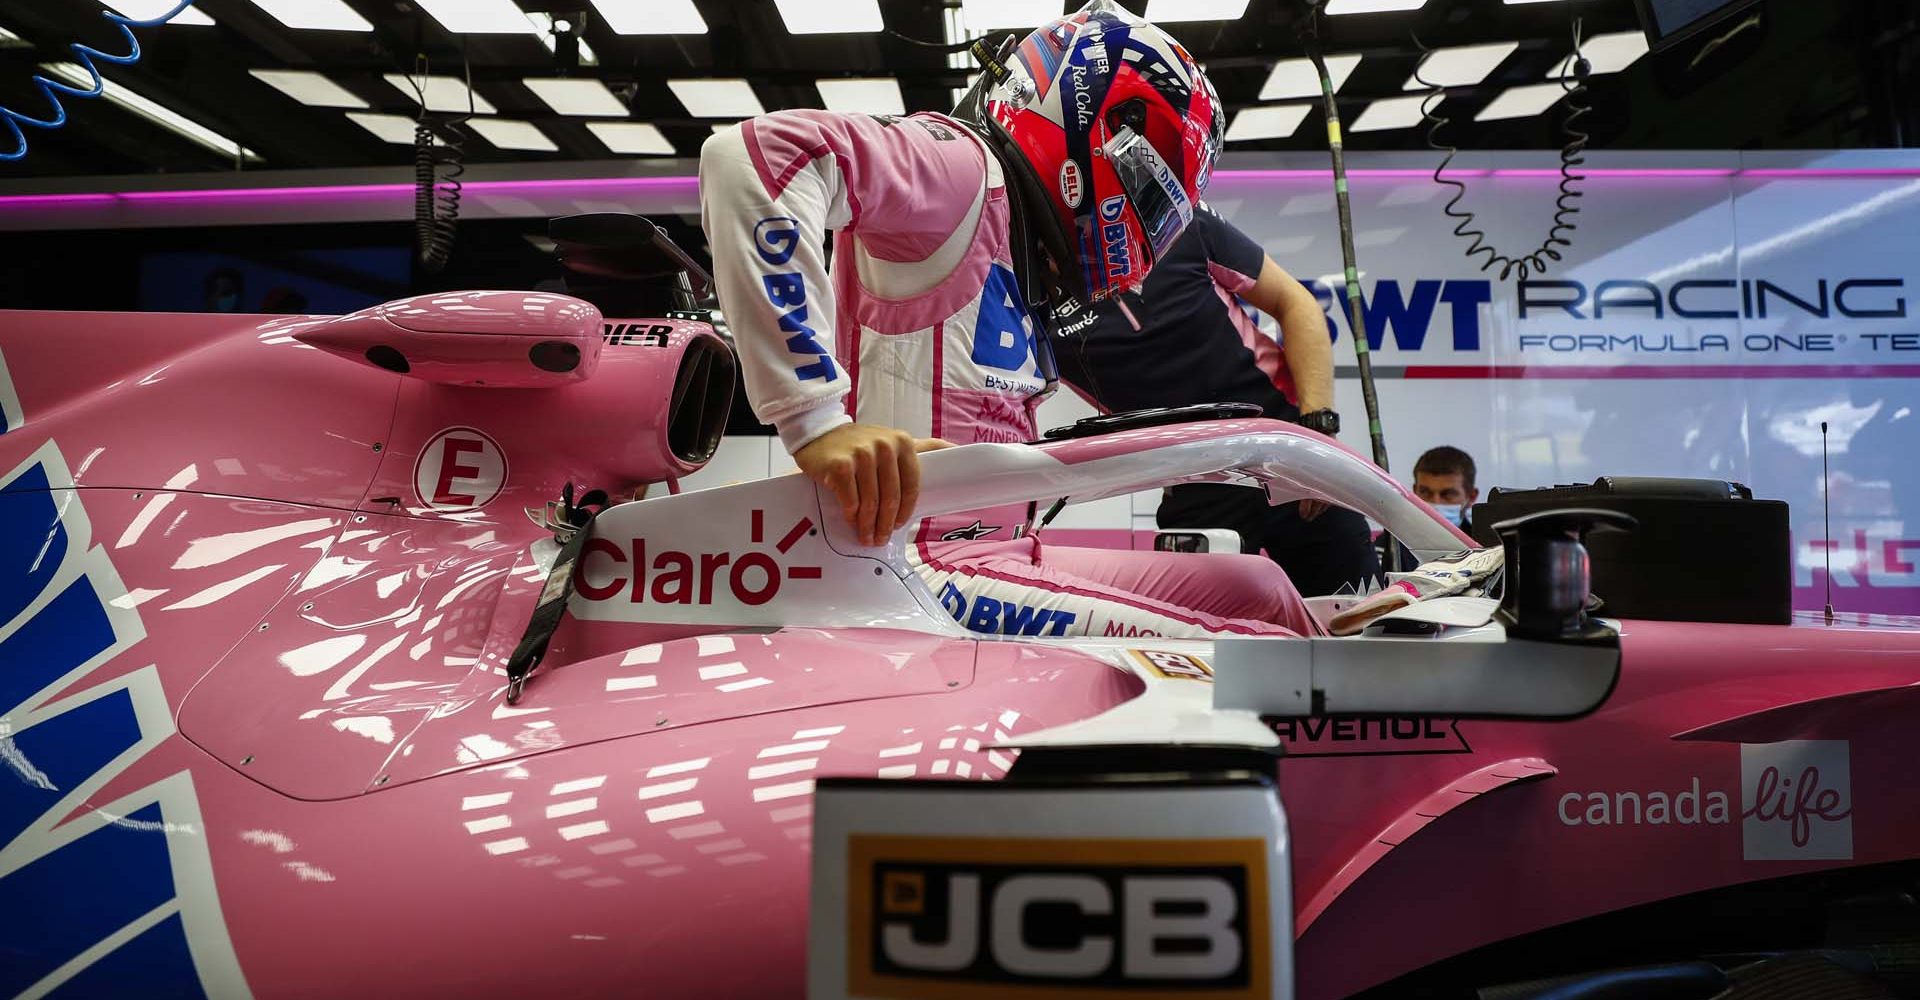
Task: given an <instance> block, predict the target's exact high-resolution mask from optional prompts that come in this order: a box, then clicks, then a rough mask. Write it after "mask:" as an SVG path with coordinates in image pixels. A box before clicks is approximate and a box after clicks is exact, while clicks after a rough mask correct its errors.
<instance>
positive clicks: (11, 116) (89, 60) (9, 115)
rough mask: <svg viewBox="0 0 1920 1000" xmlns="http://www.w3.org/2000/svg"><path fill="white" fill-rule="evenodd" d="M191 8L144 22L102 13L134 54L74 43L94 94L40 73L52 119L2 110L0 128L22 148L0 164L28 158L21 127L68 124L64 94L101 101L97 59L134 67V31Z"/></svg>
mask: <svg viewBox="0 0 1920 1000" xmlns="http://www.w3.org/2000/svg"><path fill="white" fill-rule="evenodd" d="M191 6H193V0H180V3H178V4H175V5H174V8H173V9H172V10H170V11H167V12H166V13H165V14H162V15H160V16H159V17H150V18H145V19H142V18H135V17H128V16H126V15H125V14H119V13H115V12H114V11H111V10H107V11H102V12H101V16H102V17H105V18H106V19H107V20H108V21H109V22H111V23H112V24H113V26H114V27H116V28H119V29H120V34H121V35H122V36H123V37H124V38H125V39H126V43H127V46H128V47H129V48H130V49H131V50H132V51H130V52H128V53H127V54H126V55H124V56H122V55H115V54H113V53H111V52H102V51H100V50H99V49H96V48H94V47H93V46H91V45H82V44H81V43H79V42H74V43H73V54H74V55H75V56H76V57H78V62H79V63H80V66H81V68H82V69H85V70H86V71H87V73H88V74H89V75H91V76H92V77H93V89H91V90H86V89H82V88H80V87H75V86H73V85H72V84H66V83H61V82H60V81H58V80H49V79H47V78H46V77H44V76H41V75H39V74H37V73H36V74H34V77H33V82H34V85H35V86H37V87H39V88H40V93H42V94H45V95H46V98H47V103H48V104H49V105H51V106H52V107H53V117H51V118H35V117H33V116H32V115H29V114H22V113H21V112H18V111H15V110H13V109H12V108H9V107H4V106H0V124H4V125H6V127H7V131H9V132H12V133H13V138H14V141H15V142H17V143H18V144H19V148H18V149H15V150H14V151H13V152H11V153H0V160H19V159H24V158H25V157H26V155H27V133H26V132H25V131H24V130H23V129H21V127H20V126H22V125H31V126H33V127H34V128H44V129H49V130H51V129H57V128H59V127H61V126H62V125H65V124H66V123H67V109H66V108H65V107H63V106H62V105H61V104H60V95H61V94H70V95H72V96H74V97H99V96H100V95H101V93H103V92H104V91H105V90H106V89H107V80H106V78H105V77H103V76H101V75H100V67H99V66H97V65H95V64H94V60H96V59H98V60H101V61H102V62H110V63H113V64H115V65H117V66H131V65H133V64H134V63H137V62H139V61H140V40H139V39H138V38H135V37H134V36H133V29H134V28H151V27H153V26H154V25H158V24H165V23H167V22H168V21H171V20H173V19H174V18H175V17H178V16H179V15H180V12H181V11H183V10H186V9H187V8H188V7H191Z"/></svg>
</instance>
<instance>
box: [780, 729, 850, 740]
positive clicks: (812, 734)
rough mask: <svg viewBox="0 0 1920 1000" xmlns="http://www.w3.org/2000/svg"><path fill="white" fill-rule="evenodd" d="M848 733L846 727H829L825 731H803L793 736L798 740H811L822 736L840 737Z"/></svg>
mask: <svg viewBox="0 0 1920 1000" xmlns="http://www.w3.org/2000/svg"><path fill="white" fill-rule="evenodd" d="M846 731H847V727H845V726H827V727H826V728H824V729H802V730H800V731H799V732H797V733H794V734H793V738H794V739H796V740H811V739H817V738H819V737H821V736H838V735H840V734H841V733H844V732H846Z"/></svg>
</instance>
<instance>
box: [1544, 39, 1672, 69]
mask: <svg viewBox="0 0 1920 1000" xmlns="http://www.w3.org/2000/svg"><path fill="white" fill-rule="evenodd" d="M1580 54H1581V55H1584V56H1586V57H1587V63H1588V65H1589V68H1590V70H1591V72H1593V73H1595V74H1599V73H1618V72H1620V71H1621V70H1623V69H1626V68H1627V67H1628V66H1631V65H1633V64H1634V61H1635V60H1637V59H1639V58H1640V57H1641V56H1644V55H1646V54H1647V36H1645V35H1643V34H1641V33H1640V32H1638V31H1616V32H1614V33H1613V34H1610V35H1595V36H1593V37H1592V38H1588V39H1585V40H1584V41H1582V42H1581V43H1580ZM1572 72H1573V55H1572V53H1568V55H1567V57H1566V58H1565V59H1562V60H1560V62H1559V63H1558V64H1557V65H1555V66H1554V67H1553V70H1552V72H1550V73H1548V74H1547V77H1548V78H1549V79H1553V80H1558V79H1560V77H1561V75H1562V74H1571V73H1572Z"/></svg>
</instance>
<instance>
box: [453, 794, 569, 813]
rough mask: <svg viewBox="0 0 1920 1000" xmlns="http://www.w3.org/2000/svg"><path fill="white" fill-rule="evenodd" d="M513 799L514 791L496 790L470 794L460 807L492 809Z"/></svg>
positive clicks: (462, 800) (463, 809) (462, 809)
mask: <svg viewBox="0 0 1920 1000" xmlns="http://www.w3.org/2000/svg"><path fill="white" fill-rule="evenodd" d="M556 791H557V789H556ZM512 800H513V793H512V792H495V793H493V794H492V795H469V796H467V797H466V798H464V799H461V800H460V809H461V811H462V812H464V811H466V810H468V809H491V808H493V807H494V806H504V805H506V804H507V803H508V802H510V801H512Z"/></svg>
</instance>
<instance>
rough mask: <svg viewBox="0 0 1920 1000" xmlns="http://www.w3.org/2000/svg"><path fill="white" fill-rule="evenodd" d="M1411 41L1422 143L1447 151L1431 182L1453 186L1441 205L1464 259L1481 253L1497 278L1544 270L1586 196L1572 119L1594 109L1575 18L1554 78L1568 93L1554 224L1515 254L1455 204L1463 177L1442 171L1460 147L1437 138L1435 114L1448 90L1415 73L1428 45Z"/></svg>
mask: <svg viewBox="0 0 1920 1000" xmlns="http://www.w3.org/2000/svg"><path fill="white" fill-rule="evenodd" d="M1413 43H1414V45H1416V46H1418V47H1419V48H1420V52H1421V57H1420V64H1419V65H1418V66H1416V67H1414V71H1413V78H1414V81H1415V82H1417V83H1419V84H1421V85H1422V86H1424V87H1426V88H1427V96H1426V99H1425V100H1423V101H1421V103H1420V113H1421V114H1422V115H1423V116H1425V118H1426V120H1427V121H1428V122H1429V123H1430V124H1429V125H1428V126H1427V146H1428V147H1429V148H1431V149H1434V150H1436V151H1438V152H1441V153H1444V154H1446V155H1445V156H1443V157H1441V159H1440V165H1439V166H1436V167H1434V168H1433V182H1434V183H1435V184H1439V185H1441V186H1443V187H1450V188H1452V189H1453V197H1451V198H1449V199H1447V203H1446V204H1445V205H1444V206H1442V207H1441V209H1440V211H1441V212H1442V214H1444V215H1446V217H1447V218H1449V219H1452V220H1453V222H1454V225H1453V235H1455V236H1457V237H1459V238H1461V239H1463V240H1466V241H1468V244H1469V245H1468V247H1467V249H1466V251H1465V253H1466V256H1467V258H1468V259H1469V260H1472V259H1474V258H1475V257H1478V256H1480V255H1482V254H1484V255H1485V258H1484V259H1483V260H1481V262H1480V270H1482V271H1486V270H1488V269H1490V268H1492V267H1493V266H1494V265H1496V264H1498V265H1499V266H1500V280H1502V281H1505V280H1506V279H1507V278H1508V277H1509V276H1514V275H1517V276H1518V277H1519V278H1520V280H1522V281H1524V280H1526V279H1527V278H1529V277H1531V276H1533V275H1536V274H1545V273H1546V272H1547V268H1548V267H1549V266H1551V265H1552V263H1553V262H1556V261H1559V260H1560V259H1561V256H1562V255H1561V252H1560V250H1561V248H1563V247H1565V248H1571V247H1572V246H1573V240H1572V238H1571V234H1572V233H1573V231H1574V230H1575V229H1577V228H1579V227H1578V226H1577V225H1576V224H1575V223H1574V221H1573V217H1574V216H1576V215H1578V214H1580V199H1581V198H1583V197H1585V196H1586V191H1584V190H1583V189H1581V187H1580V184H1581V183H1582V182H1584V181H1585V180H1586V179H1587V175H1586V174H1584V173H1578V172H1576V169H1575V168H1577V167H1580V166H1583V165H1584V164H1585V163H1586V162H1587V157H1586V150H1587V141H1588V140H1589V139H1590V138H1592V136H1590V135H1589V134H1588V133H1586V132H1584V131H1582V130H1580V128H1578V127H1577V126H1576V124H1575V123H1576V122H1578V121H1579V120H1580V119H1581V118H1582V117H1584V116H1585V115H1586V114H1587V113H1588V112H1590V111H1592V110H1593V108H1592V106H1591V105H1589V104H1587V103H1586V97H1587V77H1588V75H1589V74H1590V73H1591V72H1592V68H1593V67H1592V64H1590V63H1588V62H1587V60H1586V57H1585V56H1582V55H1581V54H1580V44H1581V33H1580V19H1579V18H1574V20H1573V56H1572V57H1571V58H1570V59H1568V60H1567V69H1566V70H1564V71H1562V72H1561V74H1560V80H1559V83H1560V87H1561V89H1562V90H1564V91H1565V92H1566V95H1567V97H1566V101H1567V116H1566V118H1565V119H1564V120H1562V121H1561V123H1560V132H1561V134H1562V135H1563V136H1565V137H1566V140H1567V141H1566V143H1565V144H1564V145H1562V146H1561V147H1560V194H1559V196H1558V197H1556V198H1555V199H1554V213H1553V224H1552V226H1550V227H1549V228H1548V229H1547V235H1546V238H1545V239H1544V240H1542V241H1541V242H1540V245H1539V246H1538V247H1536V248H1534V250H1533V251H1531V252H1529V253H1524V254H1521V255H1520V256H1518V257H1510V256H1508V255H1506V254H1503V253H1501V252H1500V249H1499V248H1498V247H1496V246H1494V245H1493V244H1492V243H1491V242H1489V241H1488V240H1487V234H1486V232H1485V231H1484V230H1480V229H1475V228H1474V213H1473V212H1472V211H1470V210H1468V209H1465V208H1461V207H1460V202H1461V201H1463V200H1465V199H1466V196H1467V184H1466V182H1465V181H1461V180H1455V179H1453V178H1450V177H1445V176H1442V175H1443V174H1444V173H1445V172H1446V169H1447V167H1448V165H1449V164H1451V163H1452V162H1453V158H1454V156H1455V155H1457V154H1458V153H1459V152H1460V149H1459V147H1457V146H1453V145H1450V144H1448V143H1445V142H1442V141H1441V139H1440V130H1441V129H1442V128H1444V127H1445V126H1446V125H1447V124H1449V123H1450V122H1451V121H1452V119H1450V118H1446V117H1443V116H1441V115H1439V114H1436V113H1435V110H1434V109H1435V108H1436V107H1437V106H1438V105H1439V104H1440V102H1441V101H1442V100H1445V99H1446V96H1447V89H1446V88H1445V87H1443V86H1441V85H1439V84H1437V83H1434V82H1433V81H1431V80H1428V79H1427V78H1426V77H1424V76H1421V75H1420V74H1421V71H1422V70H1423V69H1425V68H1426V63H1427V58H1426V57H1427V55H1428V54H1430V53H1431V52H1432V51H1433V50H1432V49H1430V48H1428V47H1427V46H1426V45H1425V44H1423V43H1422V42H1421V41H1420V38H1419V36H1417V35H1416V36H1414V39H1413Z"/></svg>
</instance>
